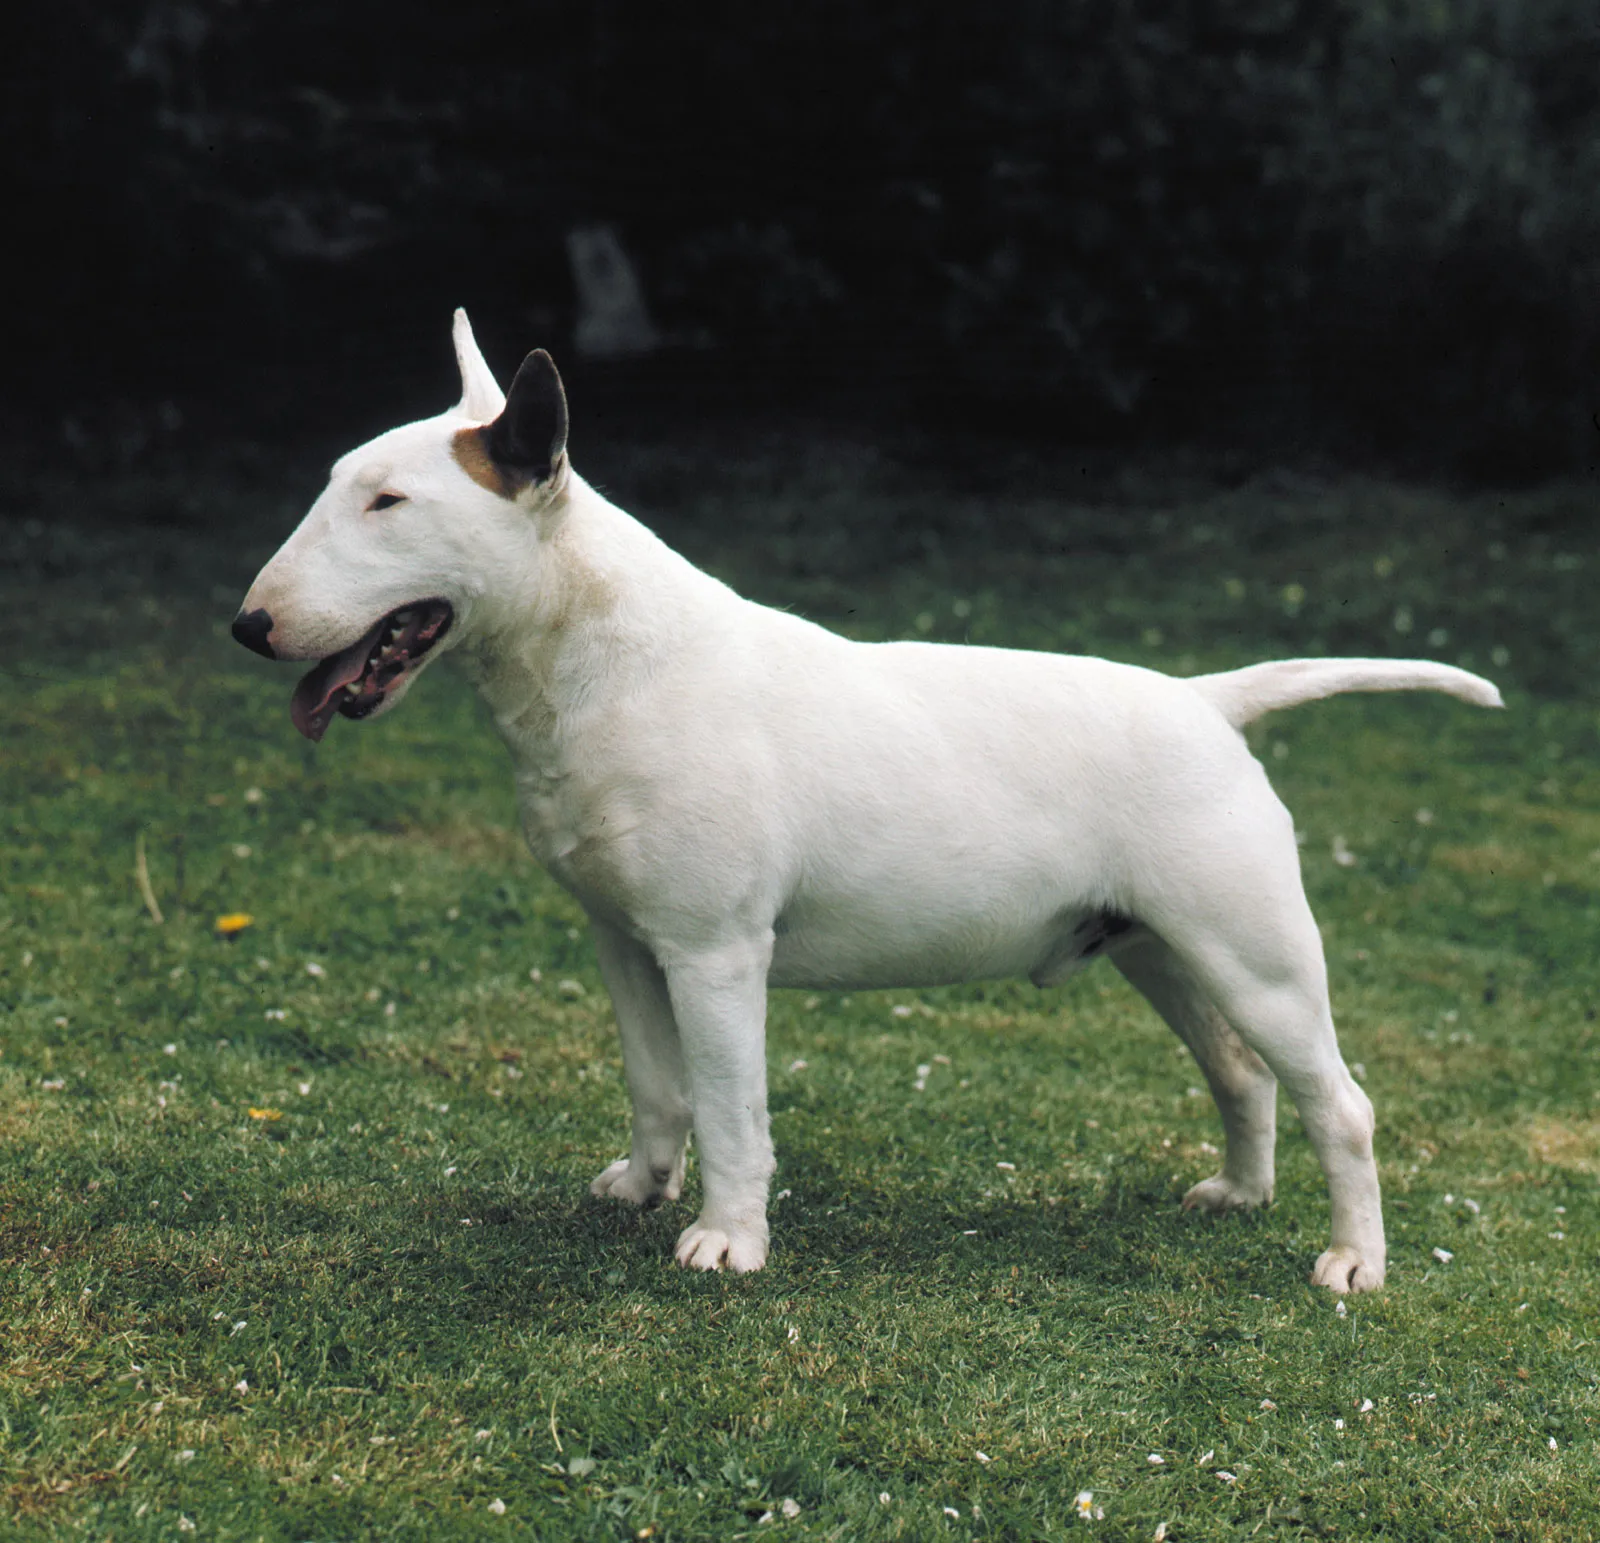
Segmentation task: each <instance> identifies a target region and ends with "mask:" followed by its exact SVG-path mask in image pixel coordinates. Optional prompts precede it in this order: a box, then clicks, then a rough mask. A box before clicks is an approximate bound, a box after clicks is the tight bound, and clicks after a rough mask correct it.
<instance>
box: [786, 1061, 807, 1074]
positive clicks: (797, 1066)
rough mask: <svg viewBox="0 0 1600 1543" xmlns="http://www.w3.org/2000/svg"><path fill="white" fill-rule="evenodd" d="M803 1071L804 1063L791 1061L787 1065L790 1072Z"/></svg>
mask: <svg viewBox="0 0 1600 1543" xmlns="http://www.w3.org/2000/svg"><path fill="white" fill-rule="evenodd" d="M805 1069H806V1063H805V1062H804V1061H791V1062H790V1063H789V1070H790V1071H791V1072H803V1071H804V1070H805Z"/></svg>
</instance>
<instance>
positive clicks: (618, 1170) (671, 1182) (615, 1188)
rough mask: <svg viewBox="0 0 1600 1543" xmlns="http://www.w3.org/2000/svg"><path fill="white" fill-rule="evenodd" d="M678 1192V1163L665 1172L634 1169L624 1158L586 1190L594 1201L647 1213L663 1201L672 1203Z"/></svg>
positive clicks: (680, 1179)
mask: <svg viewBox="0 0 1600 1543" xmlns="http://www.w3.org/2000/svg"><path fill="white" fill-rule="evenodd" d="M682 1189H683V1164H682V1163H681V1162H680V1163H678V1164H677V1165H676V1166H675V1167H673V1168H671V1169H669V1170H663V1169H650V1168H646V1167H643V1166H641V1167H638V1168H635V1167H634V1165H633V1163H632V1162H631V1161H630V1160H629V1159H628V1158H626V1157H619V1158H618V1159H617V1160H616V1162H614V1163H612V1165H611V1166H610V1167H609V1168H607V1169H606V1171H605V1172H604V1173H602V1174H600V1175H599V1177H598V1178H596V1179H595V1181H594V1182H593V1183H592V1184H591V1185H590V1186H589V1193H590V1194H591V1195H593V1196H595V1198H596V1199H605V1198H607V1197H609V1198H610V1199H612V1200H625V1201H627V1203H628V1204H629V1205H640V1206H644V1207H645V1209H646V1210H650V1209H653V1208H654V1207H656V1206H658V1205H660V1204H661V1202H662V1201H663V1200H676V1199H677V1198H678V1195H679V1193H680V1192H681V1191H682Z"/></svg>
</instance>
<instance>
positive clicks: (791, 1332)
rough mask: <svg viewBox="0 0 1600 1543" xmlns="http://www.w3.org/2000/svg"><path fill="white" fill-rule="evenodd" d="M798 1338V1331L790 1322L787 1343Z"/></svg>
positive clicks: (791, 1342)
mask: <svg viewBox="0 0 1600 1543" xmlns="http://www.w3.org/2000/svg"><path fill="white" fill-rule="evenodd" d="M799 1338H800V1331H799V1329H797V1328H796V1327H795V1326H794V1325H793V1324H792V1323H791V1324H790V1325H789V1343H790V1344H791V1345H792V1344H793V1343H794V1342H795V1341H796V1340H797V1339H799Z"/></svg>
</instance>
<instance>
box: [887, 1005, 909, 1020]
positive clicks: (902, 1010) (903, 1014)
mask: <svg viewBox="0 0 1600 1543" xmlns="http://www.w3.org/2000/svg"><path fill="white" fill-rule="evenodd" d="M889 1011H890V1012H891V1013H892V1014H893V1015H894V1016H895V1017H896V1018H909V1017H910V1016H911V1009H910V1008H909V1007H907V1006H906V1005H905V1003H904V1002H896V1003H895V1004H894V1006H893V1007H891V1008H890V1009H889Z"/></svg>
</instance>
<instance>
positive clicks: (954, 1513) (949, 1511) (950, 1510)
mask: <svg viewBox="0 0 1600 1543" xmlns="http://www.w3.org/2000/svg"><path fill="white" fill-rule="evenodd" d="M944 1514H945V1515H946V1516H950V1517H954V1518H955V1520H956V1521H960V1520H961V1513H960V1512H959V1511H958V1510H956V1508H955V1507H954V1506H953V1505H947V1506H946V1507H945V1508H944Z"/></svg>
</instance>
